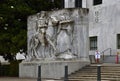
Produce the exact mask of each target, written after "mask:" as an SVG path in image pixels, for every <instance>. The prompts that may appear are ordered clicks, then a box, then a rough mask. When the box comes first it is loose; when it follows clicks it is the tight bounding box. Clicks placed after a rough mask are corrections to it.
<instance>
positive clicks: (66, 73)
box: [64, 65, 68, 81]
mask: <svg viewBox="0 0 120 81" xmlns="http://www.w3.org/2000/svg"><path fill="white" fill-rule="evenodd" d="M64 81H68V66H67V65H66V66H65V76H64Z"/></svg>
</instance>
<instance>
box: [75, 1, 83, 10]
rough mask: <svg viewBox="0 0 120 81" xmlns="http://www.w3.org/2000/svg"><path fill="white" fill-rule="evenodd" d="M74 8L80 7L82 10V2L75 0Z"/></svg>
mask: <svg viewBox="0 0 120 81" xmlns="http://www.w3.org/2000/svg"><path fill="white" fill-rule="evenodd" d="M75 7H76V8H77V7H80V8H82V0H75Z"/></svg>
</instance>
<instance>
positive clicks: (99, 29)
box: [65, 0, 120, 55]
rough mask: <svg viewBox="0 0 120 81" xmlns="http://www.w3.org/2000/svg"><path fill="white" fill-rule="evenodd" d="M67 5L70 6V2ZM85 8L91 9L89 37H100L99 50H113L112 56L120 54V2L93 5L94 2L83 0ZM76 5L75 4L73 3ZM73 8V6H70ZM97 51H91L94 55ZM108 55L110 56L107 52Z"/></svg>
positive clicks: (108, 0) (103, 2)
mask: <svg viewBox="0 0 120 81" xmlns="http://www.w3.org/2000/svg"><path fill="white" fill-rule="evenodd" d="M65 1H67V2H66V4H70V3H68V2H70V1H69V0H65ZM82 3H83V7H85V5H86V8H89V37H91V36H98V44H97V45H98V50H99V51H100V52H102V51H104V50H105V49H107V48H111V49H112V55H115V54H116V52H120V49H117V34H120V6H119V5H120V0H102V4H99V5H93V0H83V2H82ZM71 4H74V6H75V2H73V3H71ZM69 7H73V6H71V5H70V6H69ZM95 51H96V50H92V51H91V50H90V51H89V54H90V55H93V54H94V52H95ZM105 53H106V54H110V52H109V50H108V52H105Z"/></svg>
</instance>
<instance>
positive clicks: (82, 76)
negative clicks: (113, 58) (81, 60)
mask: <svg viewBox="0 0 120 81" xmlns="http://www.w3.org/2000/svg"><path fill="white" fill-rule="evenodd" d="M69 81H97V64H92V65H90V66H86V67H84V68H83V69H81V70H79V71H77V72H75V73H73V74H71V75H69ZM101 81H120V64H111V63H109V64H108V63H107V64H101Z"/></svg>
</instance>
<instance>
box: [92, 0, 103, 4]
mask: <svg viewBox="0 0 120 81" xmlns="http://www.w3.org/2000/svg"><path fill="white" fill-rule="evenodd" d="M99 4H102V0H93V5H99Z"/></svg>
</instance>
